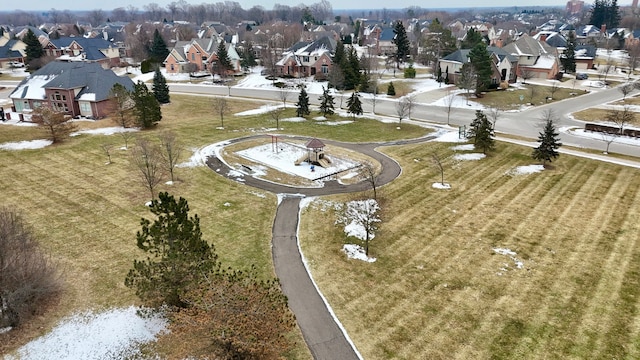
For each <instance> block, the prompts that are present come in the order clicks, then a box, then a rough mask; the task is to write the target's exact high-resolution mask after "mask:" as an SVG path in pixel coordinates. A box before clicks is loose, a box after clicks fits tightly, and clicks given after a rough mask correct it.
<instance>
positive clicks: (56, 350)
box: [6, 306, 167, 360]
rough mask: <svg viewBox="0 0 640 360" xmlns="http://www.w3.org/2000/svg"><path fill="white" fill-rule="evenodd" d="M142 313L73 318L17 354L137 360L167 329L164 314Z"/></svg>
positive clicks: (130, 309) (45, 358) (128, 310)
mask: <svg viewBox="0 0 640 360" xmlns="http://www.w3.org/2000/svg"><path fill="white" fill-rule="evenodd" d="M138 310H139V309H138V308H136V307H133V306H131V307H128V308H125V309H111V310H107V311H104V312H100V313H94V312H88V313H84V314H77V315H73V316H71V317H70V318H67V319H65V320H63V321H62V322H61V323H60V324H58V325H57V326H56V327H55V328H53V330H52V331H51V332H50V333H49V334H47V335H45V336H42V337H40V338H38V339H35V340H33V341H31V342H29V343H28V344H26V345H24V346H23V347H21V348H20V349H18V351H17V355H18V357H19V358H20V359H22V360H29V359H38V360H48V359H52V360H54V359H55V360H58V359H85V360H91V359H125V358H136V357H138V356H141V355H142V354H141V353H140V351H139V349H138V346H139V345H140V344H142V343H146V342H150V341H153V340H155V338H156V335H158V334H159V333H161V332H163V331H165V330H166V327H167V320H166V319H165V318H163V317H162V316H161V315H158V314H151V315H148V316H144V317H141V316H140V315H139V314H138ZM6 359H11V360H13V359H15V358H13V357H6Z"/></svg>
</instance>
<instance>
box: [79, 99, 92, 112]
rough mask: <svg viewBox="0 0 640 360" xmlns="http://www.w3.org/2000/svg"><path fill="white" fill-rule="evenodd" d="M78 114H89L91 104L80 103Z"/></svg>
mask: <svg viewBox="0 0 640 360" xmlns="http://www.w3.org/2000/svg"><path fill="white" fill-rule="evenodd" d="M80 112H81V113H83V114H87V113H91V104H90V103H88V102H81V103H80Z"/></svg>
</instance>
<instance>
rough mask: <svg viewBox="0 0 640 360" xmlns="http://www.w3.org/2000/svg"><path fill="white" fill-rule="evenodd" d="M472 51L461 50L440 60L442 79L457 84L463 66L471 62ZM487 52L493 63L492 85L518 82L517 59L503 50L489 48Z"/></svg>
mask: <svg viewBox="0 0 640 360" xmlns="http://www.w3.org/2000/svg"><path fill="white" fill-rule="evenodd" d="M470 51H471V49H459V50H456V51H454V52H453V53H451V54H449V55H447V56H445V57H444V58H442V59H440V61H439V66H440V71H441V72H442V77H443V78H447V79H448V82H449V83H451V84H455V83H456V82H457V81H458V78H459V77H460V74H461V72H462V66H463V65H464V64H466V63H468V62H469V61H470V59H469V52H470ZM487 51H488V52H489V54H490V56H491V61H492V72H493V74H492V76H491V84H493V85H494V86H495V85H498V84H499V83H501V82H509V83H513V82H515V81H516V72H515V69H516V66H517V59H516V58H515V57H514V56H512V55H511V54H509V53H507V52H506V51H504V50H503V49H501V48H498V47H493V46H489V47H487Z"/></svg>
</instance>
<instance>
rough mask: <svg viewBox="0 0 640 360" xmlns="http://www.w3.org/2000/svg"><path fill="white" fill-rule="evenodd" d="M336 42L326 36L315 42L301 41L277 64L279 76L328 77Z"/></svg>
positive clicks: (286, 52)
mask: <svg viewBox="0 0 640 360" xmlns="http://www.w3.org/2000/svg"><path fill="white" fill-rule="evenodd" d="M335 48H336V41H335V40H334V39H333V38H330V37H328V36H325V37H323V38H320V39H318V40H316V41H313V42H310V43H309V42H304V41H301V42H299V43H297V44H295V45H294V46H292V47H291V48H289V49H287V50H286V51H285V52H284V53H283V54H282V58H281V59H280V61H278V62H277V63H276V69H277V70H276V71H277V75H280V76H292V77H307V76H321V75H319V74H323V75H324V76H326V75H327V74H329V71H331V65H332V60H331V58H332V56H333V54H334V53H335Z"/></svg>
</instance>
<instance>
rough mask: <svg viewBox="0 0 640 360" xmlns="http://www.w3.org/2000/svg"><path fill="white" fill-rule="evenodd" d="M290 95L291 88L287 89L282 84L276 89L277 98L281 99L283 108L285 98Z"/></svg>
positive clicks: (284, 106)
mask: <svg viewBox="0 0 640 360" xmlns="http://www.w3.org/2000/svg"><path fill="white" fill-rule="evenodd" d="M290 96H291V89H289V88H288V87H287V86H283V87H281V88H280V89H279V90H278V98H279V99H280V100H282V107H283V108H286V107H287V100H289V97H290Z"/></svg>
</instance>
